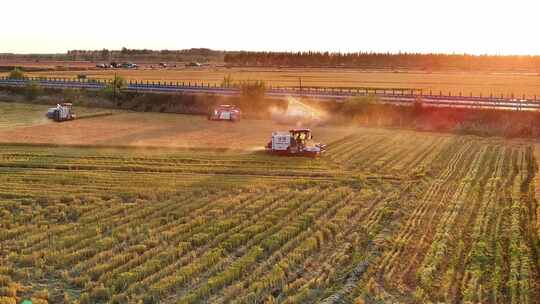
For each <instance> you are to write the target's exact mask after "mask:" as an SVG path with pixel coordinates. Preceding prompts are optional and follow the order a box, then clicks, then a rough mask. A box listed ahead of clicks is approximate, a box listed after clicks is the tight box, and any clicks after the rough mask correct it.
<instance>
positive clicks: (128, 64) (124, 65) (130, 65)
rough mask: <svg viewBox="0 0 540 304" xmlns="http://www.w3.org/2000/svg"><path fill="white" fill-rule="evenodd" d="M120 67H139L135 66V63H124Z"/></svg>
mask: <svg viewBox="0 0 540 304" xmlns="http://www.w3.org/2000/svg"><path fill="white" fill-rule="evenodd" d="M121 67H122V68H124V69H136V68H138V67H139V66H138V65H137V64H135V63H131V62H124V63H122V65H121Z"/></svg>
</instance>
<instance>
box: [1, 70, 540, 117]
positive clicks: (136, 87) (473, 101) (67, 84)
mask: <svg viewBox="0 0 540 304" xmlns="http://www.w3.org/2000/svg"><path fill="white" fill-rule="evenodd" d="M28 81H30V80H19V79H8V78H0V86H8V87H24V86H26V84H27V83H28ZM32 81H35V82H37V83H39V85H40V86H41V87H43V88H56V89H68V88H73V89H87V90H101V89H103V88H105V87H106V86H107V84H106V83H104V82H95V81H78V80H60V79H58V80H52V79H46V80H44V79H35V80H32ZM123 90H124V91H127V92H140V93H171V94H213V95H221V96H238V95H240V90H239V89H238V88H225V87H218V86H210V85H177V84H172V83H171V84H164V83H158V84H156V83H144V82H131V83H129V84H128V86H127V88H126V89H123ZM266 95H267V96H268V97H272V98H280V99H284V98H290V97H295V98H310V99H315V100H322V101H336V102H340V101H344V100H346V99H349V98H351V97H354V96H366V95H367V93H365V92H363V91H361V90H354V89H353V90H337V89H327V88H318V89H313V88H308V89H298V88H270V89H268V90H267V92H266ZM371 95H375V96H376V97H377V98H378V99H379V100H380V101H382V102H385V103H392V104H400V105H411V104H413V103H414V102H415V101H418V100H421V101H422V104H423V105H424V106H436V107H457V108H490V109H505V110H518V111H520V110H529V111H531V110H534V111H536V110H540V101H538V100H526V99H510V98H496V97H472V96H471V97H469V96H444V95H422V94H389V93H377V94H371Z"/></svg>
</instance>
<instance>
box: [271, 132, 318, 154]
mask: <svg viewBox="0 0 540 304" xmlns="http://www.w3.org/2000/svg"><path fill="white" fill-rule="evenodd" d="M312 139H313V136H312V135H311V130H310V129H292V130H289V132H273V133H272V139H271V140H270V142H269V143H268V144H267V145H266V150H267V151H268V152H270V153H272V154H278V155H286V156H309V157H317V156H320V155H321V154H322V153H323V152H324V151H325V150H326V145H322V144H320V143H312Z"/></svg>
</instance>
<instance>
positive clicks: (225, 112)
mask: <svg viewBox="0 0 540 304" xmlns="http://www.w3.org/2000/svg"><path fill="white" fill-rule="evenodd" d="M241 116H242V111H240V109H239V108H238V107H237V106H234V105H219V106H217V107H215V108H214V109H212V111H211V112H210V113H209V114H208V120H227V121H232V122H235V121H239V120H240V118H241Z"/></svg>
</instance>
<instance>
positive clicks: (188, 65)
mask: <svg viewBox="0 0 540 304" xmlns="http://www.w3.org/2000/svg"><path fill="white" fill-rule="evenodd" d="M186 66H187V67H200V66H202V64H200V63H198V62H190V63H188V64H186Z"/></svg>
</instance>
